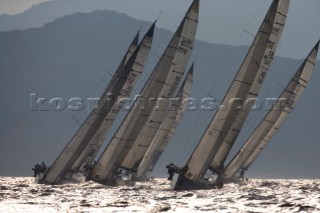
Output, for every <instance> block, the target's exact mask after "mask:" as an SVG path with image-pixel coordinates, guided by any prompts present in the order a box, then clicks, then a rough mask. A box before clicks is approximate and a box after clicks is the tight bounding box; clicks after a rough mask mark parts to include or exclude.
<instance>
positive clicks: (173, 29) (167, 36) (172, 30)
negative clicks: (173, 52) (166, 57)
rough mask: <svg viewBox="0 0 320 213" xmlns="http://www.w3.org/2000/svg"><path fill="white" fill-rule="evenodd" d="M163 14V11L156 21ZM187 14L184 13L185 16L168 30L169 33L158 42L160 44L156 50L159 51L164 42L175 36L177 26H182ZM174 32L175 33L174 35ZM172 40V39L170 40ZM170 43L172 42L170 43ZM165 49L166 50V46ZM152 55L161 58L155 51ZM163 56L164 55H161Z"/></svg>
mask: <svg viewBox="0 0 320 213" xmlns="http://www.w3.org/2000/svg"><path fill="white" fill-rule="evenodd" d="M162 13H163V11H161V12H160V13H159V15H158V18H157V19H156V20H159V19H160V18H159V17H160V15H162ZM186 14H187V12H186V13H184V14H183V15H182V17H180V18H179V19H178V20H177V21H176V22H175V23H174V25H173V26H172V27H171V28H170V29H169V30H168V29H167V30H166V31H168V32H167V33H166V35H165V36H164V37H163V38H162V39H161V40H160V41H159V42H158V44H157V45H156V46H155V48H154V49H155V50H159V47H160V45H162V44H163V43H164V41H165V40H166V39H168V38H169V37H170V36H171V37H172V36H173V35H174V34H175V31H176V30H177V26H179V25H180V22H181V20H183V18H184V17H185V16H186ZM172 32H173V33H172ZM170 40H171V39H170ZM169 42H170V41H169ZM165 48H166V46H165ZM151 54H153V55H155V56H157V57H158V58H160V56H159V55H158V54H157V53H156V52H155V51H152V52H151ZM161 55H162V54H161Z"/></svg>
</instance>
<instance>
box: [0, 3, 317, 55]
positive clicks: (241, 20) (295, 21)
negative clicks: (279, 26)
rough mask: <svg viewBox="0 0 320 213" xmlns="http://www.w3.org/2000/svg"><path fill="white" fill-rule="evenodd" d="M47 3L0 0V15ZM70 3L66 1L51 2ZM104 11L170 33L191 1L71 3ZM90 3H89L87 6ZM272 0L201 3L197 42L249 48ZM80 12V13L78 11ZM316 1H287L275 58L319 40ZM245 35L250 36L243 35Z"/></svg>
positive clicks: (306, 49)
mask: <svg viewBox="0 0 320 213" xmlns="http://www.w3.org/2000/svg"><path fill="white" fill-rule="evenodd" d="M43 1H47V0H0V13H8V14H16V13H18V12H23V11H24V10H26V9H28V8H30V7H31V6H32V5H33V4H37V3H39V2H43ZM55 1H66V2H67V1H70V0H55ZM84 2H85V3H86V5H90V6H91V5H95V6H96V8H95V6H92V8H90V9H89V8H88V12H90V10H94V9H101V10H104V9H108V10H115V11H118V12H123V13H126V14H127V15H129V16H131V17H134V18H136V19H142V20H146V21H151V22H153V21H154V20H155V19H156V18H157V17H158V16H159V14H160V13H161V11H163V12H162V13H161V15H160V19H159V21H158V22H157V27H162V28H165V29H168V30H171V31H174V30H175V28H176V25H177V24H178V23H179V22H180V20H181V18H182V17H183V16H184V13H185V12H186V10H187V9H188V7H189V5H190V4H191V2H192V0H87V1H85V0H73V2H72V4H74V5H75V6H74V8H75V10H76V8H78V7H79V8H80V5H85V4H84ZM89 2H90V4H88V3H89ZM271 2H272V0H201V1H200V18H199V25H198V32H197V39H199V40H202V41H207V42H210V43H217V44H229V45H250V44H251V42H252V40H253V37H252V35H250V34H253V35H254V34H255V33H256V32H257V30H258V28H259V26H260V24H261V21H262V19H263V17H264V16H265V14H266V11H267V10H268V8H269V6H270V4H271ZM82 11H83V10H82ZM319 21H320V0H303V1H302V0H291V4H290V9H289V13H288V17H287V22H286V26H285V29H284V33H283V36H282V39H281V41H280V45H279V48H278V52H277V55H279V56H283V57H291V58H296V59H297V58H298V59H301V58H304V57H305V56H306V55H307V53H308V52H309V50H310V49H311V48H312V47H313V46H314V44H315V43H316V42H317V40H319V38H320V25H319ZM245 31H247V32H249V33H250V34H248V33H246V32H245Z"/></svg>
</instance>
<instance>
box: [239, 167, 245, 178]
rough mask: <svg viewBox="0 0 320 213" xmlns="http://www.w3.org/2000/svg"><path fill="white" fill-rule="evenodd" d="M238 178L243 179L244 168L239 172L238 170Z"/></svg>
mask: <svg viewBox="0 0 320 213" xmlns="http://www.w3.org/2000/svg"><path fill="white" fill-rule="evenodd" d="M239 178H240V179H241V180H244V170H243V169H241V170H240V172H239Z"/></svg>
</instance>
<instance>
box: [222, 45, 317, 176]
mask: <svg viewBox="0 0 320 213" xmlns="http://www.w3.org/2000/svg"><path fill="white" fill-rule="evenodd" d="M318 49H319V41H318V43H317V44H316V45H315V47H314V48H313V49H312V50H311V52H310V53H309V55H308V57H307V58H306V59H305V61H304V62H303V63H302V65H301V66H300V68H299V69H298V70H297V72H296V73H295V75H294V76H293V78H292V79H291V81H290V82H289V83H288V85H287V86H286V88H285V89H284V91H283V92H282V94H281V95H280V97H279V98H278V101H277V102H275V104H274V105H273V107H272V109H271V111H269V112H268V113H267V114H266V116H265V117H264V118H263V120H262V121H261V123H260V124H259V126H258V127H257V128H256V130H255V131H254V132H253V133H252V135H251V136H250V137H249V139H248V140H247V141H246V143H245V144H244V145H243V146H242V147H241V149H240V150H239V152H238V153H237V154H236V155H235V156H234V157H233V159H232V160H231V161H230V162H229V164H228V165H227V166H226V168H225V170H224V171H223V173H222V174H221V177H222V178H224V179H228V178H232V177H233V176H234V175H235V174H236V173H237V172H238V171H239V169H241V168H242V169H244V170H247V169H248V167H249V166H250V165H251V164H252V162H253V161H254V160H255V159H256V158H257V156H258V155H259V154H260V152H261V151H262V150H263V148H264V147H265V146H266V145H267V144H268V142H269V141H270V139H271V138H272V136H273V135H274V134H275V133H276V132H277V131H278V129H279V128H280V126H281V124H282V122H283V121H284V120H285V119H286V118H287V116H288V115H289V113H290V112H291V111H292V110H293V108H294V106H295V104H296V103H297V101H298V100H299V98H300V97H301V95H302V93H303V91H304V89H305V88H306V86H307V83H308V81H309V78H310V76H311V74H312V71H313V68H314V66H315V63H316V59H317V53H318ZM283 100H286V101H285V102H283ZM281 104H285V105H282V106H281Z"/></svg>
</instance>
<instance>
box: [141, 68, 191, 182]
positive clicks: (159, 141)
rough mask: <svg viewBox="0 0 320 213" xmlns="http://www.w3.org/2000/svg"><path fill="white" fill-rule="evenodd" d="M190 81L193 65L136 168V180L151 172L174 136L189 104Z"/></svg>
mask: <svg viewBox="0 0 320 213" xmlns="http://www.w3.org/2000/svg"><path fill="white" fill-rule="evenodd" d="M192 81H193V64H192V66H191V67H190V69H189V71H188V73H187V76H186V78H185V80H184V82H183V84H182V85H181V87H180V89H179V91H178V93H177V95H176V99H175V100H174V102H173V103H172V105H171V108H170V111H169V112H168V115H167V116H166V118H165V119H164V121H163V122H162V123H161V126H160V128H159V129H158V131H157V134H156V135H155V137H154V138H153V140H152V142H151V145H150V146H149V148H148V149H147V151H146V153H145V155H144V156H143V159H142V161H141V163H140V164H139V166H138V168H137V172H136V177H137V178H139V177H143V176H144V175H145V174H146V172H147V171H149V172H152V170H153V168H154V166H155V165H156V163H157V162H158V160H159V158H160V156H161V154H162V153H163V151H164V150H165V148H166V146H167V144H168V143H169V141H170V139H171V137H172V136H173V135H174V133H175V131H176V129H177V127H178V125H179V123H180V121H181V120H182V117H183V115H184V112H185V110H186V108H187V106H188V103H189V97H190V92H191V88H192Z"/></svg>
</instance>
